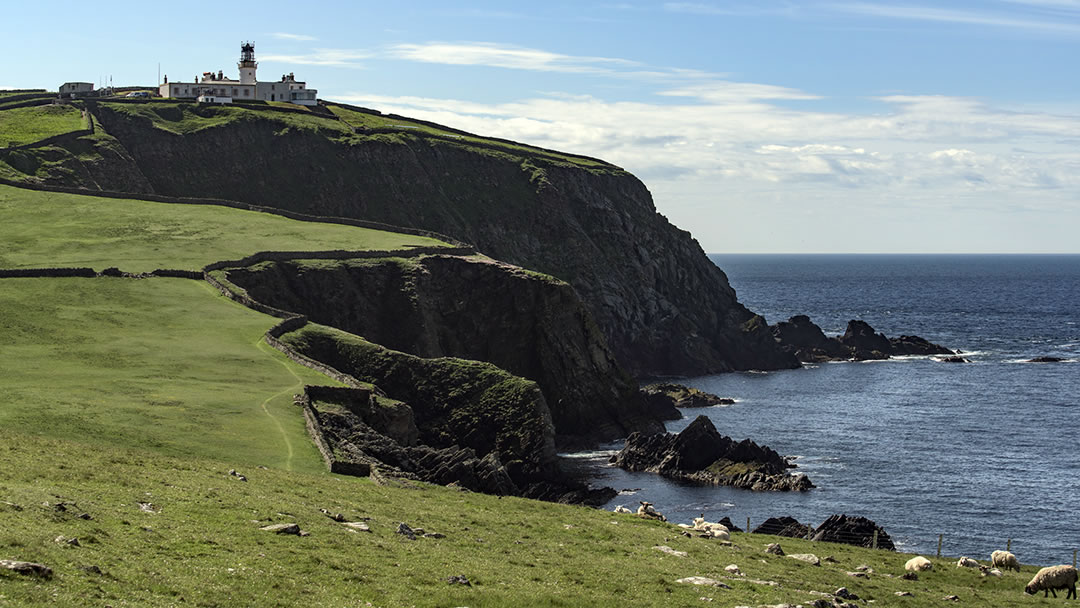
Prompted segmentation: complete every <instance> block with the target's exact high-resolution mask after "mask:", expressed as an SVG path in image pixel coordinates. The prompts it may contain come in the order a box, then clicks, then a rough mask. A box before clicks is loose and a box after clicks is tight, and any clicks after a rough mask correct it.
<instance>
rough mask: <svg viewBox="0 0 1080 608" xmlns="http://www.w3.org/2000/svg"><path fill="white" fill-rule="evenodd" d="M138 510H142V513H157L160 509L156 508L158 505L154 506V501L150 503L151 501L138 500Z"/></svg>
mask: <svg viewBox="0 0 1080 608" xmlns="http://www.w3.org/2000/svg"><path fill="white" fill-rule="evenodd" d="M139 510H140V511H142V512H143V513H157V512H158V511H160V510H161V509H160V508H158V507H155V506H154V503H152V502H140V503H139Z"/></svg>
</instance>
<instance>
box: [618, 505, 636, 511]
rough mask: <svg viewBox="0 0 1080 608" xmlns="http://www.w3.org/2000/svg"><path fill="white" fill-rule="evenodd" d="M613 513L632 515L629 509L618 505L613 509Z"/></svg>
mask: <svg viewBox="0 0 1080 608" xmlns="http://www.w3.org/2000/svg"><path fill="white" fill-rule="evenodd" d="M615 513H633V511H631V510H630V509H627V508H626V507H624V506H622V505H619V506H617V507H615Z"/></svg>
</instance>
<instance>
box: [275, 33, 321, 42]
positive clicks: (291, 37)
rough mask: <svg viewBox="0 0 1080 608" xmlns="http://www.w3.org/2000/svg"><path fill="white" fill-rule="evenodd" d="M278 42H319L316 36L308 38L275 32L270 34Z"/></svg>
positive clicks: (301, 35) (304, 35)
mask: <svg viewBox="0 0 1080 608" xmlns="http://www.w3.org/2000/svg"><path fill="white" fill-rule="evenodd" d="M270 35H271V36H273V37H274V38H277V39H278V40H295V41H297V42H310V41H312V40H318V38H316V37H315V36H308V35H306V34H288V33H286V32H274V33H273V34H270Z"/></svg>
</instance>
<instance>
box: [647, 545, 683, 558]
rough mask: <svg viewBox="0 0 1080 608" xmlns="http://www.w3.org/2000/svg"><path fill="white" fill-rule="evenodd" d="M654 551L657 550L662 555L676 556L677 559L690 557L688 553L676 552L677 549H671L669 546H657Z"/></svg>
mask: <svg viewBox="0 0 1080 608" xmlns="http://www.w3.org/2000/svg"><path fill="white" fill-rule="evenodd" d="M653 549H656V550H657V551H659V552H661V553H667V554H668V555H674V556H675V557H686V556H687V555H688V554H687V553H686V551H676V550H675V549H672V548H671V547H669V546H667V545H657V546H655V547H653Z"/></svg>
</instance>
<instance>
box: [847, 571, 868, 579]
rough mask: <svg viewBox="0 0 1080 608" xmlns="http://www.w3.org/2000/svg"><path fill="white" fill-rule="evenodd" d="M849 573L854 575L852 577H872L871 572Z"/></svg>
mask: <svg viewBox="0 0 1080 608" xmlns="http://www.w3.org/2000/svg"><path fill="white" fill-rule="evenodd" d="M847 575H848V576H850V577H852V578H870V575H869V574H867V573H865V572H859V571H855V572H848V573H847Z"/></svg>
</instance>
